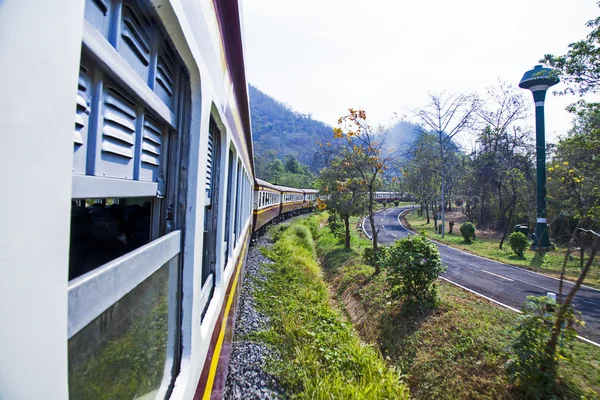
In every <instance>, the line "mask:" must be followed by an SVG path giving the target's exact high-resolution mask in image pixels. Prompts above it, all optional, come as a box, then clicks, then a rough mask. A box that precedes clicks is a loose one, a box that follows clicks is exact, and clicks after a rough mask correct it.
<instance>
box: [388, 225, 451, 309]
mask: <svg viewBox="0 0 600 400" xmlns="http://www.w3.org/2000/svg"><path fill="white" fill-rule="evenodd" d="M385 266H386V268H387V269H388V277H387V279H388V281H389V282H390V284H391V287H392V296H393V297H394V298H397V299H402V300H404V301H405V302H407V303H408V304H418V303H423V304H428V305H432V304H435V303H436V300H437V290H436V287H435V285H434V284H433V282H434V281H435V280H436V279H437V277H438V276H439V275H440V274H441V273H442V272H444V267H442V259H441V257H440V253H439V251H438V249H437V247H436V246H435V244H433V243H431V242H429V241H428V240H427V239H426V238H425V237H423V236H414V235H413V236H408V237H406V238H404V239H402V240H398V241H396V243H395V244H394V245H392V246H390V247H389V248H388V249H387V254H386V257H385Z"/></svg>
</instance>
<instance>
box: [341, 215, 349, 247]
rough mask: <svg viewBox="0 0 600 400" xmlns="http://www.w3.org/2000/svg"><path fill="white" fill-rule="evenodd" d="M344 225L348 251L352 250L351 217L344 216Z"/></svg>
mask: <svg viewBox="0 0 600 400" xmlns="http://www.w3.org/2000/svg"><path fill="white" fill-rule="evenodd" d="M342 218H344V224H345V225H346V249H348V250H350V216H349V215H343V216H342Z"/></svg>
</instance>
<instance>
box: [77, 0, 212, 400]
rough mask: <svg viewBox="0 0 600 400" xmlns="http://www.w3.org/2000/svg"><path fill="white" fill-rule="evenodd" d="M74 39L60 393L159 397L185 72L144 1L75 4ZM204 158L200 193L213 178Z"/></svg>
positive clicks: (175, 282) (177, 274)
mask: <svg viewBox="0 0 600 400" xmlns="http://www.w3.org/2000/svg"><path fill="white" fill-rule="evenodd" d="M82 37H83V39H82V53H81V54H82V56H81V61H80V71H79V72H80V73H79V84H78V88H77V96H76V103H75V104H74V106H75V121H74V122H75V123H74V131H73V132H72V135H73V171H72V173H73V185H72V199H73V202H72V208H71V246H70V258H69V280H70V281H69V284H68V308H69V316H68V338H69V342H68V346H69V352H68V366H69V397H70V398H97V397H100V396H102V397H106V398H117V397H122V398H142V397H149V396H152V397H154V396H156V397H162V398H165V397H168V394H169V392H170V390H171V389H172V386H173V382H174V377H175V376H176V375H177V372H178V369H179V359H180V356H181V346H180V345H179V344H178V341H179V339H180V336H179V335H180V333H179V332H180V331H181V329H180V328H179V324H178V321H179V318H180V303H179V302H180V298H181V296H180V287H181V261H182V260H181V243H182V233H181V232H182V231H181V229H182V228H183V215H180V214H181V213H180V211H179V210H184V209H185V201H184V199H185V196H183V194H184V193H185V191H186V181H184V180H180V179H179V171H180V170H181V169H184V168H186V167H187V165H186V163H187V147H186V144H185V143H184V141H183V140H182V138H183V137H184V135H183V133H184V131H185V129H186V126H187V124H185V123H184V121H185V120H186V118H184V115H183V113H184V112H185V111H186V110H185V109H184V107H183V104H184V96H186V95H188V93H189V78H188V76H187V73H186V72H185V68H184V65H183V63H182V62H181V59H180V58H179V56H178V55H177V54H176V53H175V52H174V51H173V50H172V49H173V46H172V45H171V44H170V41H169V37H168V35H167V34H166V31H165V29H163V27H162V25H161V23H160V21H159V19H158V18H157V17H156V15H155V13H154V11H153V7H152V5H151V4H150V1H149V0H115V1H105V0H87V1H86V8H85V21H84V27H83V36H82ZM140 77H141V78H142V81H143V82H144V84H141V81H140ZM209 165H210V167H209V168H208V170H209V171H207V175H208V176H207V197H210V196H211V193H210V192H211V190H213V188H214V186H215V185H214V184H213V181H214V178H213V177H212V160H209ZM209 178H210V179H209ZM209 181H210V182H211V183H210V185H209V184H208V183H209ZM215 207H216V205H215ZM205 231H206V228H205ZM208 270H210V268H208ZM204 272H205V271H204V267H203V275H204ZM203 278H206V276H204V277H203ZM125 347H126V348H127V357H125V358H123V357H122V356H119V354H121V353H122V349H123V348H125ZM140 365H142V367H141V368H140Z"/></svg>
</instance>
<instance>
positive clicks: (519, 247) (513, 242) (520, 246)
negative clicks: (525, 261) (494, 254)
mask: <svg viewBox="0 0 600 400" xmlns="http://www.w3.org/2000/svg"><path fill="white" fill-rule="evenodd" d="M508 243H509V244H510V248H511V249H512V251H514V252H515V254H516V255H517V256H518V257H519V258H523V255H524V253H525V249H526V248H527V246H529V241H528V240H527V236H525V234H524V233H522V232H513V233H511V234H510V236H509V237H508Z"/></svg>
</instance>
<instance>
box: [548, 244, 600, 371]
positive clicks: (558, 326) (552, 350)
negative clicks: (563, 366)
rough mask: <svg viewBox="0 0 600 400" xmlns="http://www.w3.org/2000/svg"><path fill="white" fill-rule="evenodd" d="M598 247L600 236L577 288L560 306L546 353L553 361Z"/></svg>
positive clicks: (577, 282)
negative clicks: (573, 303)
mask: <svg viewBox="0 0 600 400" xmlns="http://www.w3.org/2000/svg"><path fill="white" fill-rule="evenodd" d="M598 246H600V236H598V237H596V239H595V240H594V244H593V246H592V252H591V254H590V257H589V258H588V260H587V263H586V264H585V267H584V268H583V270H582V271H581V273H580V274H579V278H577V281H576V282H575V286H573V289H571V291H570V292H569V294H568V295H567V298H566V299H565V302H564V303H563V304H562V305H561V306H560V308H559V310H558V315H557V316H556V321H555V322H554V328H553V329H552V336H551V337H550V340H549V341H548V344H547V345H546V353H547V355H548V356H549V357H552V358H551V359H554V355H555V354H556V345H557V344H558V338H559V336H560V333H561V331H562V326H563V323H564V322H565V314H566V313H567V310H568V309H569V307H570V306H571V303H572V302H573V298H574V297H575V294H576V293H577V292H578V291H579V288H580V287H581V284H582V283H583V280H584V279H585V277H586V276H587V274H588V272H589V270H590V267H591V266H592V263H593V262H594V257H596V253H597V252H598ZM542 367H543V366H542Z"/></svg>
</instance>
